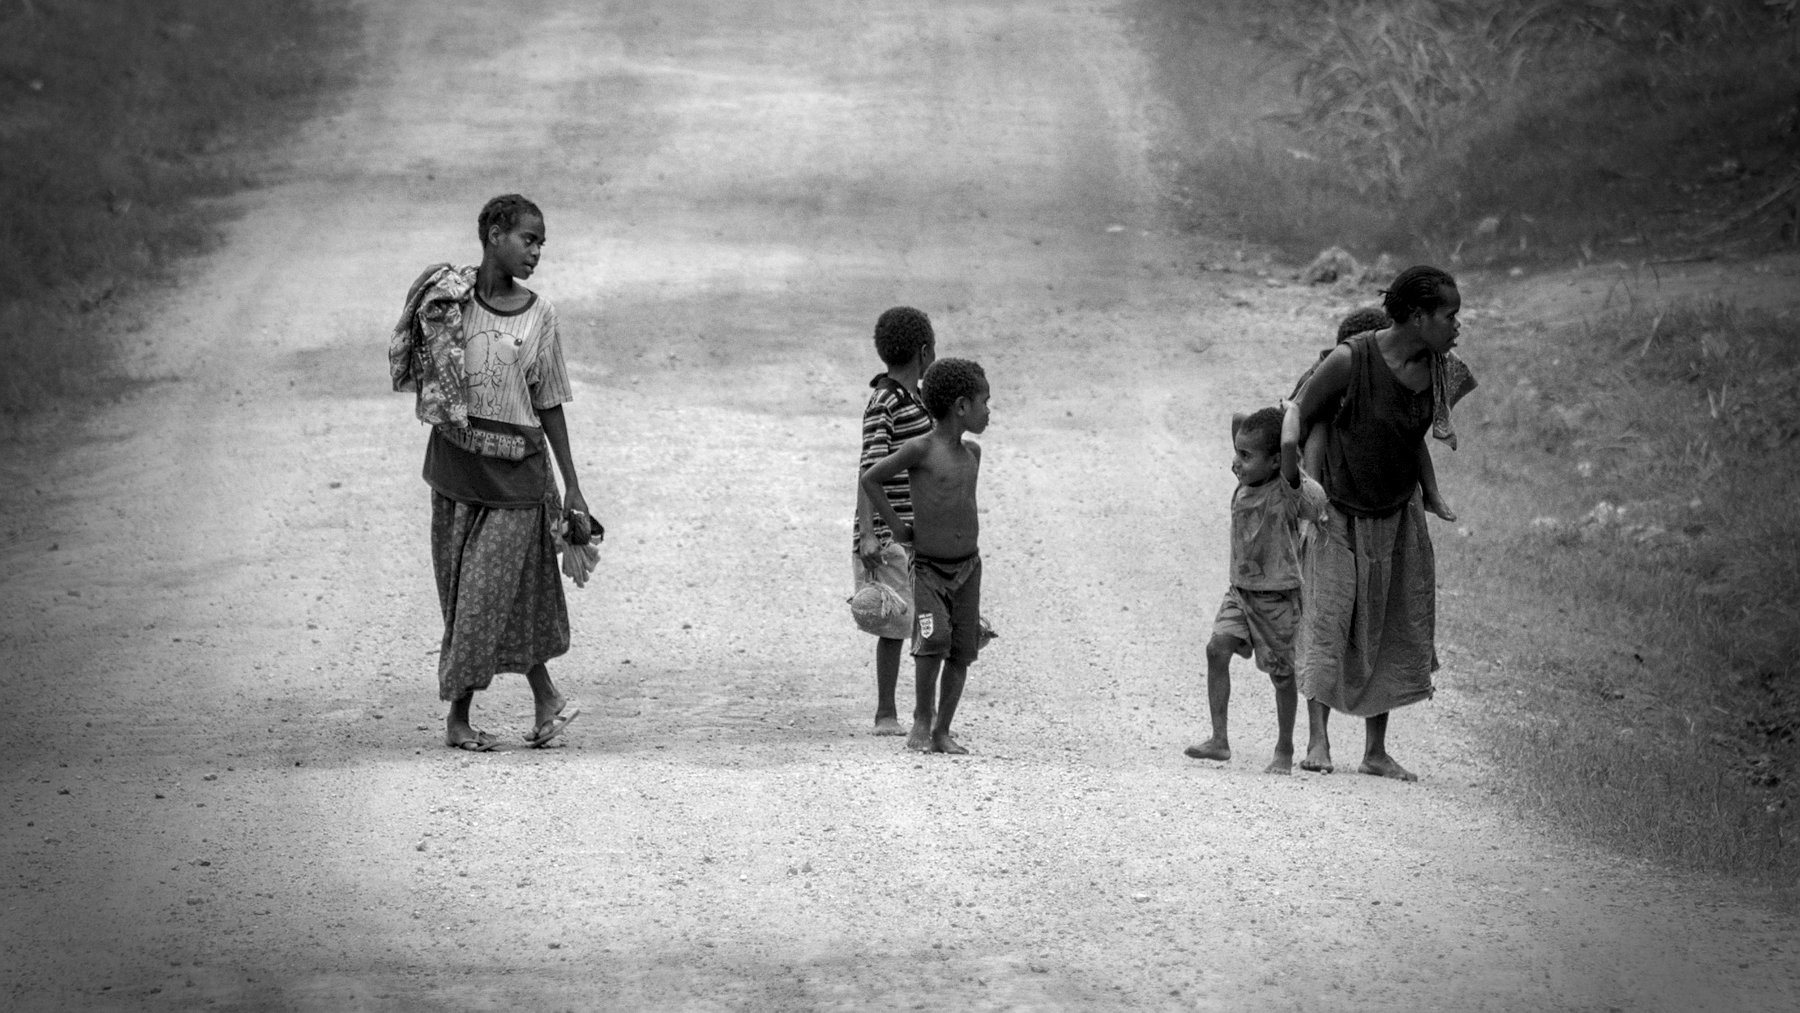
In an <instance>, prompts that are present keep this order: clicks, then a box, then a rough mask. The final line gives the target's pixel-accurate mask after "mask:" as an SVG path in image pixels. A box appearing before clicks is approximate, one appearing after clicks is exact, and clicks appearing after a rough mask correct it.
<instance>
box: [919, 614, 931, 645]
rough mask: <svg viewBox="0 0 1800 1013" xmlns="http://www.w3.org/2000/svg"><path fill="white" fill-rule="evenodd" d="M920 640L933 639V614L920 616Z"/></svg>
mask: <svg viewBox="0 0 1800 1013" xmlns="http://www.w3.org/2000/svg"><path fill="white" fill-rule="evenodd" d="M919 639H920V640H930V639H931V613H929V612H927V613H925V614H924V615H921V616H919Z"/></svg>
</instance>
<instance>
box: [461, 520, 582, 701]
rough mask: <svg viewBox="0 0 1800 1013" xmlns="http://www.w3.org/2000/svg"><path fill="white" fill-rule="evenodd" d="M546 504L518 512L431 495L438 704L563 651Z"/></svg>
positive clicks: (563, 611) (563, 616)
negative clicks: (440, 618) (440, 637)
mask: <svg viewBox="0 0 1800 1013" xmlns="http://www.w3.org/2000/svg"><path fill="white" fill-rule="evenodd" d="M549 519H550V508H549V507H548V505H545V506H538V507H531V508H528V509H523V510H501V509H495V508H492V507H483V506H472V505H470V504H467V503H458V502H456V501H455V500H452V499H450V498H448V497H446V496H443V495H440V494H438V493H436V492H433V493H432V494H431V563H432V569H433V570H434V571H436V574H437V588H438V604H439V605H440V606H441V607H442V608H443V610H444V643H443V649H442V651H441V653H440V654H439V655H438V698H439V699H442V700H456V699H459V698H461V697H463V696H465V695H467V694H469V693H471V692H473V691H475V690H478V689H486V688H488V685H489V684H490V683H492V682H493V681H494V675H495V673H497V672H525V671H529V670H530V669H531V667H532V666H533V665H537V664H540V663H542V662H545V661H548V660H550V659H551V658H555V657H559V656H561V655H563V654H565V653H567V652H568V650H569V607H568V602H567V601H566V600H565V599H564V597H563V587H562V575H561V573H560V572H559V571H558V570H557V563H556V544H555V542H554V540H553V539H552V536H551V528H550V523H549Z"/></svg>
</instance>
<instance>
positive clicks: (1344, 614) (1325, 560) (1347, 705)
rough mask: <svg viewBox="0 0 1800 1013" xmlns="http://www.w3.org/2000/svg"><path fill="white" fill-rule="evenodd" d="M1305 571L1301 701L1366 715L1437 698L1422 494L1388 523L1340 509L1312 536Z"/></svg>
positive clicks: (1433, 603)
mask: <svg viewBox="0 0 1800 1013" xmlns="http://www.w3.org/2000/svg"><path fill="white" fill-rule="evenodd" d="M1300 566H1301V574H1300V581H1301V599H1302V601H1303V602H1304V603H1305V604H1304V605H1303V606H1302V608H1301V614H1300V630H1299V634H1298V636H1297V637H1296V644H1295V651H1294V653H1295V663H1296V665H1295V667H1296V668H1297V670H1298V675H1299V682H1300V695H1301V696H1304V697H1306V698H1307V699H1309V700H1317V701H1319V702H1320V703H1322V704H1324V705H1326V706H1327V707H1330V708H1331V709H1332V710H1335V711H1343V712H1344V713H1346V714H1353V715H1355V716H1357V717H1365V718H1366V717H1374V716H1375V715H1377V714H1386V713H1387V712H1388V711H1391V710H1393V709H1394V708H1396V707H1404V706H1405V705H1407V704H1409V703H1418V702H1419V701H1420V700H1425V699H1429V698H1430V696H1431V694H1432V692H1433V686H1432V684H1431V673H1432V672H1435V671H1436V670H1437V667H1438V659H1437V646H1436V633H1437V629H1436V627H1437V560H1436V557H1435V555H1434V554H1433V552H1432V548H1431V533H1430V532H1429V531H1427V530H1426V528H1425V511H1424V509H1423V508H1422V507H1421V506H1420V505H1419V497H1418V496H1417V495H1416V494H1415V495H1414V496H1413V499H1412V502H1410V503H1408V504H1407V505H1406V506H1405V507H1403V508H1401V509H1400V511H1399V512H1397V513H1395V514H1393V515H1391V516H1388V517H1374V518H1370V517H1350V516H1348V515H1346V514H1343V513H1340V512H1339V511H1338V510H1337V509H1336V508H1335V507H1333V508H1332V509H1331V511H1330V517H1329V520H1328V521H1327V522H1326V523H1325V524H1321V525H1318V526H1316V527H1315V528H1314V530H1313V532H1312V533H1311V534H1310V535H1309V536H1308V537H1307V540H1306V546H1305V549H1304V550H1303V552H1302V559H1301V564H1300Z"/></svg>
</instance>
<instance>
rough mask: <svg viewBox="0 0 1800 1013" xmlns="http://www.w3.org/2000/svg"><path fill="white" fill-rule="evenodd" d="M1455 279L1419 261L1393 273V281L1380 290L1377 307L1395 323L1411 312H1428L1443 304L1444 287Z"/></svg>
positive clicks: (1445, 272) (1401, 320)
mask: <svg viewBox="0 0 1800 1013" xmlns="http://www.w3.org/2000/svg"><path fill="white" fill-rule="evenodd" d="M1455 287H1456V279H1455V278H1452V277H1450V274H1449V272H1447V271H1444V270H1441V269H1439V268H1436V267H1432V266H1430V265H1428V264H1419V265H1416V266H1414V267H1409V268H1407V269H1406V270H1404V271H1401V272H1400V273H1399V274H1398V275H1395V276H1394V282H1393V284H1391V285H1389V286H1388V287H1387V288H1385V289H1383V290H1382V293H1381V307H1382V309H1385V310H1387V315H1388V317H1389V318H1390V319H1392V320H1393V321H1394V323H1396V324H1403V323H1405V322H1406V321H1408V320H1410V319H1412V315H1413V314H1414V313H1430V312H1431V311H1433V310H1435V309H1437V308H1438V307H1439V306H1442V305H1443V304H1444V295H1443V293H1444V289H1447V288H1455Z"/></svg>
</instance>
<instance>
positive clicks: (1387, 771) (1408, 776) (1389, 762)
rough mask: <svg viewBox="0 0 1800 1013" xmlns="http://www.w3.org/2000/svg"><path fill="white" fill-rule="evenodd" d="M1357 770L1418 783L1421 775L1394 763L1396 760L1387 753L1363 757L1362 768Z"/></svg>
mask: <svg viewBox="0 0 1800 1013" xmlns="http://www.w3.org/2000/svg"><path fill="white" fill-rule="evenodd" d="M1356 769H1357V770H1359V771H1361V772H1362V773H1364V774H1373V775H1375V776H1376V777H1391V778H1393V779H1394V780H1396V781H1417V780H1418V779H1419V775H1417V774H1415V773H1413V772H1412V771H1410V770H1407V769H1406V768H1405V767H1402V766H1400V765H1399V764H1398V763H1395V762H1394V758H1393V757H1391V756H1389V755H1388V754H1386V753H1374V754H1372V755H1369V756H1365V757H1363V762H1362V766H1360V767H1357V768H1356Z"/></svg>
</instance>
